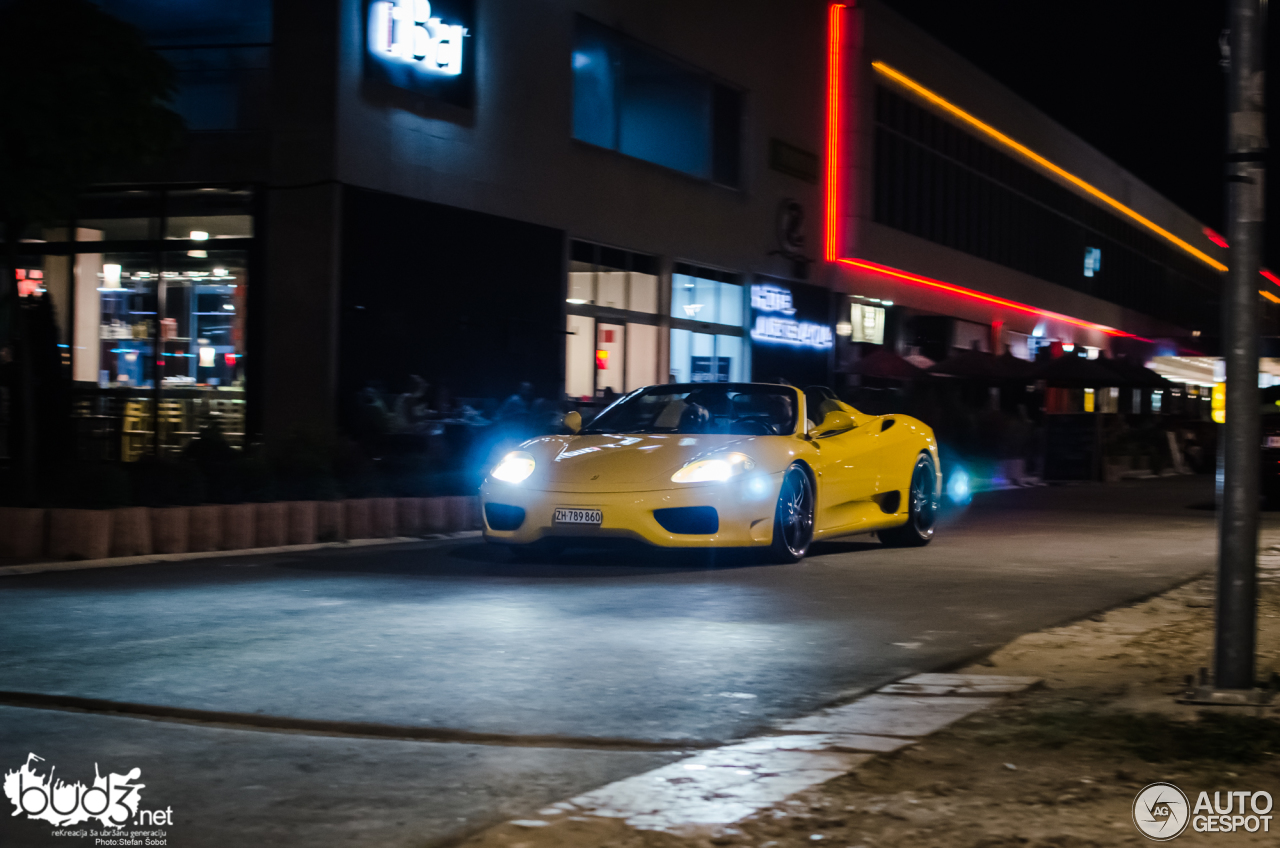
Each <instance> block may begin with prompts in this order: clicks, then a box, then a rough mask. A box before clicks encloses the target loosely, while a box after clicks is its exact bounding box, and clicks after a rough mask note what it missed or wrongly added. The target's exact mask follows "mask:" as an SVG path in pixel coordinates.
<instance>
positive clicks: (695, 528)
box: [653, 506, 720, 536]
mask: <svg viewBox="0 0 1280 848" xmlns="http://www.w3.org/2000/svg"><path fill="white" fill-rule="evenodd" d="M653 517H654V518H656V519H657V520H658V523H659V524H661V525H662V529H664V530H666V531H667V532H668V533H679V534H681V535H682V536H711V535H714V534H715V533H716V532H717V531H718V530H719V529H720V516H719V514H718V513H717V512H716V508H715V507H713V506H677V507H671V508H670V509H655V510H654V511H653Z"/></svg>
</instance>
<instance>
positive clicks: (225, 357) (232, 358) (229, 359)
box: [222, 353, 236, 367]
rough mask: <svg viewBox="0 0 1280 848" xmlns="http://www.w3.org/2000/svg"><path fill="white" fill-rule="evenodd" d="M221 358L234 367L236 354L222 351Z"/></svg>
mask: <svg viewBox="0 0 1280 848" xmlns="http://www.w3.org/2000/svg"><path fill="white" fill-rule="evenodd" d="M222 358H223V360H224V361H225V362H226V363H227V364H228V365H230V366H232V367H235V364H236V355H235V354H234V353H224V354H223V355H222Z"/></svg>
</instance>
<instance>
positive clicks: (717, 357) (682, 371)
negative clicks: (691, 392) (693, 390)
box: [671, 330, 746, 383]
mask: <svg viewBox="0 0 1280 848" xmlns="http://www.w3.org/2000/svg"><path fill="white" fill-rule="evenodd" d="M742 350H743V344H742V337H741V336H724V335H712V334H711V333H695V332H693V331H692V330H672V331H671V381H672V382H673V383H738V382H742V381H744V380H745V379H746V372H745V370H744V368H743V365H744V363H743V358H742Z"/></svg>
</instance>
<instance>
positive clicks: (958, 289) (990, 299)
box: [836, 259, 1151, 342]
mask: <svg viewBox="0 0 1280 848" xmlns="http://www.w3.org/2000/svg"><path fill="white" fill-rule="evenodd" d="M836 261H837V262H839V263H841V264H842V265H850V266H852V267H854V268H860V269H862V270H863V271H870V272H872V273H874V274H880V275H881V276H885V277H892V278H893V279H895V280H904V281H906V282H908V283H914V284H915V285H918V286H928V287H929V288H932V289H941V290H942V291H945V292H950V293H951V294H955V295H959V296H960V297H967V298H970V299H971V300H981V301H984V302H986V303H993V304H995V305H996V306H1002V307H1004V308H1005V309H1013V310H1017V311H1018V312H1026V313H1029V314H1031V315H1039V316H1040V317H1042V318H1051V319H1053V320H1054V321H1063V322H1066V323H1068V324H1074V325H1075V326H1077V327H1083V328H1084V329H1086V330H1097V331H1099V332H1102V333H1106V334H1107V335H1108V336H1122V337H1124V338H1126V339H1138V340H1139V341H1144V342H1149V341H1151V339H1144V338H1143V337H1142V336H1135V335H1134V334H1133V333H1126V332H1125V331H1123V330H1117V329H1116V328H1114V327H1108V326H1107V325H1105V324H1095V323H1093V322H1092V321H1081V320H1080V319H1079V318H1071V317H1069V316H1067V315H1062V314H1060V313H1057V312H1050V311H1049V310H1047V309H1037V308H1036V307H1034V306H1028V305H1027V304H1025V303H1018V302H1017V301H1015V300H1005V299H1004V298H1002V297H995V296H994V295H989V294H983V293H982V292H980V291H974V290H973V289H966V288H964V287H963V286H957V285H953V284H951V283H944V282H942V281H941V280H935V279H932V278H931V277H922V276H920V275H919V274H910V273H907V272H906V271H900V270H898V269H897V268H890V267H889V266H888V265H881V264H879V263H877V262H868V261H866V260H865V259H837V260H836Z"/></svg>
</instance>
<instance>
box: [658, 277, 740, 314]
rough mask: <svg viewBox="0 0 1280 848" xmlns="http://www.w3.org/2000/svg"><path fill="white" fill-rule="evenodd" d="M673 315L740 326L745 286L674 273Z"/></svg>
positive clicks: (672, 284)
mask: <svg viewBox="0 0 1280 848" xmlns="http://www.w3.org/2000/svg"><path fill="white" fill-rule="evenodd" d="M671 315H672V317H673V318H685V319H687V320H690V321H706V322H707V323H710V324H727V325H730V326H734V327H740V326H742V286H740V285H738V284H737V283H726V282H722V281H720V280H710V279H707V278H705V277H699V276H693V275H691V274H681V273H676V274H672V275H671Z"/></svg>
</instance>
